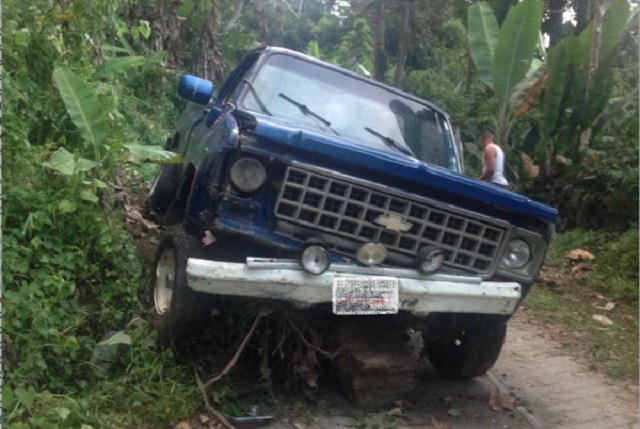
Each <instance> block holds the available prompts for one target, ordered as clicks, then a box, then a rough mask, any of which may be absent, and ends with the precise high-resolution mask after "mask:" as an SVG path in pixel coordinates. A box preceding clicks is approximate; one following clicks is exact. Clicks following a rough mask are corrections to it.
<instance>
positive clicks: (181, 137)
mask: <svg viewBox="0 0 640 429" xmlns="http://www.w3.org/2000/svg"><path fill="white" fill-rule="evenodd" d="M179 93H180V95H181V97H183V98H184V99H186V100H187V101H188V103H187V107H186V109H185V111H184V113H183V115H182V117H181V119H180V121H179V124H178V126H177V129H176V131H175V134H174V135H172V136H171V137H170V138H168V139H167V142H166V148H167V149H168V150H171V151H174V152H176V153H179V154H181V155H182V157H183V159H184V162H183V163H182V164H168V165H165V166H163V167H162V169H161V171H160V173H159V175H158V177H157V179H156V181H155V183H154V184H153V186H152V189H151V192H150V195H149V200H148V202H149V206H150V207H151V208H152V210H153V211H154V212H155V213H156V214H157V215H158V216H159V217H160V218H161V219H164V221H165V223H166V224H167V226H168V228H167V230H166V234H165V235H164V237H163V238H162V240H161V242H160V244H159V246H158V251H157V254H156V263H155V267H154V270H153V279H152V281H151V285H152V287H151V289H152V290H151V299H152V302H153V306H152V309H153V313H154V317H155V319H156V322H157V327H158V329H159V331H160V334H161V335H162V336H163V338H168V339H170V340H171V342H172V343H173V344H176V343H178V342H179V341H181V340H183V339H184V338H187V337H188V336H189V335H193V332H194V330H195V331H197V330H198V329H200V328H202V327H203V326H207V325H208V324H214V323H217V322H216V318H220V314H224V312H225V311H226V310H227V309H230V308H233V306H231V305H230V304H229V303H231V302H233V301H234V300H235V301H238V302H244V303H247V302H250V303H264V304H265V305H267V304H269V305H279V306H281V307H279V308H289V309H291V311H296V312H298V313H299V314H308V315H309V317H314V318H318V319H320V320H323V323H324V324H325V325H326V326H332V329H331V332H333V333H334V334H335V336H336V338H338V337H340V335H342V334H341V329H342V327H343V326H346V325H348V326H349V328H348V329H345V331H349V330H351V331H349V332H353V329H356V331H357V332H359V334H357V335H356V336H355V338H357V339H354V337H351V339H349V338H348V335H347V336H346V337H345V336H344V335H343V336H342V337H340V338H343V337H345V338H347V339H346V340H345V341H351V342H352V343H354V344H355V343H357V344H358V346H357V347H355V346H354V347H353V350H354V351H353V353H352V356H351V360H350V362H352V363H351V364H349V363H344V361H345V359H342V360H343V363H342V364H339V365H338V367H339V370H340V371H342V372H343V373H344V374H347V376H346V377H347V378H349V377H351V380H352V381H353V380H355V379H356V378H357V374H356V375H354V371H356V370H354V369H353V366H354V364H353V361H354V358H353V355H356V354H357V353H358V351H360V352H361V351H362V350H367V349H368V350H369V351H371V350H379V351H380V353H395V354H396V357H395V358H393V359H394V360H395V362H396V363H397V362H399V361H401V360H402V359H404V357H403V356H408V354H407V353H405V352H404V351H402V352H401V351H400V350H403V348H402V346H400V345H398V344H395V345H392V346H390V347H386V348H385V347H381V346H380V344H379V343H381V342H384V341H383V340H382V339H383V338H387V339H389V338H391V339H395V341H400V339H403V341H404V338H405V335H404V334H405V333H406V331H407V330H408V329H410V330H413V332H419V333H421V336H422V340H423V341H422V348H421V350H422V351H421V353H422V356H423V357H424V358H426V359H428V361H429V362H430V363H431V365H432V366H433V367H434V368H435V369H436V370H437V371H438V372H440V373H441V374H442V375H443V376H445V377H449V378H455V379H465V378H471V377H476V376H479V375H482V374H483V373H485V372H486V371H487V370H488V369H489V368H490V367H491V366H492V365H493V364H494V362H495V361H496V359H497V358H498V356H499V353H500V350H501V347H502V344H503V342H504V339H505V335H506V329H507V323H508V320H509V318H510V316H511V315H513V313H514V312H515V311H516V309H517V308H518V306H519V304H520V303H521V301H522V300H523V299H524V297H525V296H526V295H527V293H528V292H529V290H530V288H531V287H532V284H533V282H534V281H535V279H536V277H537V276H538V273H539V271H540V268H541V265H542V263H543V260H544V257H545V254H546V251H547V247H548V245H549V242H550V240H551V237H552V234H553V231H554V224H555V221H556V218H557V216H558V213H557V211H556V210H555V209H553V208H550V207H547V206H545V205H543V204H540V203H537V202H535V201H532V200H530V199H528V198H526V197H525V196H522V195H518V194H516V193H513V192H511V191H509V190H506V189H503V188H500V187H497V186H494V185H491V184H487V183H483V182H479V181H477V180H475V179H472V178H469V177H467V176H465V175H464V174H463V173H464V171H463V169H464V166H463V157H462V149H461V146H460V144H459V143H457V142H456V139H455V138H454V134H453V131H452V126H451V123H450V120H449V117H448V115H447V114H446V113H445V112H444V111H442V110H441V109H440V108H438V107H437V106H435V105H434V104H432V103H430V102H428V101H425V100H421V99H419V98H417V97H414V96H412V95H409V94H406V93H404V92H402V91H400V90H398V89H395V88H392V87H390V86H387V85H384V84H382V83H380V82H376V81H374V80H371V79H367V78H365V77H363V76H361V75H358V74H356V73H353V72H350V71H348V70H344V69H342V68H340V67H337V66H335V65H332V64H327V63H325V62H322V61H320V60H318V59H315V58H312V57H310V56H307V55H304V54H301V53H298V52H293V51H290V50H286V49H282V48H275V47H266V48H260V49H258V50H255V51H253V52H251V53H249V54H248V55H247V56H246V57H245V58H244V59H243V60H242V61H241V62H240V63H239V64H238V65H237V67H236V68H235V70H234V71H233V72H232V73H231V74H230V76H229V77H228V79H227V80H226V81H225V82H224V84H223V85H222V86H221V87H220V88H219V90H218V91H217V95H215V96H214V87H213V84H212V83H211V82H210V81H207V80H204V79H200V78H197V77H194V76H189V75H186V76H183V78H182V79H181V81H180V85H179ZM358 329H359V331H358ZM381 332H387V333H389V335H383V334H381ZM393 341H394V340H392V342H393ZM347 348H348V347H347ZM361 359H365V358H364V357H361ZM336 360H338V361H340V359H336ZM357 360H358V358H357V356H356V358H355V361H357ZM349 365H351V366H352V367H351V368H349ZM356 366H357V365H356ZM400 366H402V365H400ZM360 367H366V365H360ZM408 368H410V364H407V365H406V366H405V367H404V369H402V368H401V369H397V368H396V373H397V374H396V375H397V377H396V382H395V384H394V383H391V384H390V386H391V385H394V386H396V387H395V388H396V391H394V388H393V387H388V389H387V390H388V391H389V392H391V393H390V395H394V394H397V393H398V392H397V390H403V389H404V390H406V389H410V388H411V386H412V382H411V381H408V379H409V378H410V375H407V376H406V377H405V378H403V377H400V375H399V374H400V373H401V372H402V371H404V372H405V373H407V374H408V373H409V372H410V370H409V369H408ZM389 371H391V372H393V371H392V370H389ZM374 372H375V371H374ZM378 373H379V371H378ZM403 374H404V373H403ZM407 377H408V378H407ZM351 384H352V385H351V387H350V389H351V394H352V396H353V397H354V398H355V399H356V400H357V401H358V402H360V403H364V404H372V403H375V402H376V401H373V402H368V401H369V399H367V397H365V396H366V394H365V393H363V392H365V391H367V390H370V389H369V388H367V387H366V383H364V384H363V383H360V384H359V386H360V387H358V383H356V382H355V381H354V382H352V383H351ZM362 386H365V387H362ZM358 389H360V390H358ZM363 395H364V396H363ZM390 397H391V396H390Z"/></svg>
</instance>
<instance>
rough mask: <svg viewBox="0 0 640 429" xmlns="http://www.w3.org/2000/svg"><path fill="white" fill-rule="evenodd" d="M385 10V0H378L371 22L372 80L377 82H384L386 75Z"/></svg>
mask: <svg viewBox="0 0 640 429" xmlns="http://www.w3.org/2000/svg"><path fill="white" fill-rule="evenodd" d="M385 9H386V7H385V0H378V2H377V4H376V6H375V12H374V22H373V78H374V79H375V80H377V81H378V82H384V77H385V74H386V73H387V55H386V51H385V46H384V41H385V20H384V19H385Z"/></svg>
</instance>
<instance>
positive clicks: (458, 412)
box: [447, 408, 462, 417]
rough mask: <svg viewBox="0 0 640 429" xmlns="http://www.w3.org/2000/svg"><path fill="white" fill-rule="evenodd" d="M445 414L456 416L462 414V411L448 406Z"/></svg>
mask: <svg viewBox="0 0 640 429" xmlns="http://www.w3.org/2000/svg"><path fill="white" fill-rule="evenodd" d="M447 414H449V415H450V416H451V417H458V416H461V415H462V411H460V410H459V409H457V408H449V409H448V410H447Z"/></svg>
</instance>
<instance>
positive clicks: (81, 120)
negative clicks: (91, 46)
mask: <svg viewBox="0 0 640 429" xmlns="http://www.w3.org/2000/svg"><path fill="white" fill-rule="evenodd" d="M139 64H140V60H139V59H138V58H136V57H132V58H130V59H127V57H123V60H118V61H107V62H105V63H103V67H101V68H98V70H97V72H96V73H95V74H94V76H95V77H97V78H100V77H107V76H112V75H115V74H118V73H121V72H123V71H124V70H125V69H128V68H131V67H134V66H137V65H139ZM53 82H54V85H55V86H56V88H57V89H58V92H59V93H60V97H61V98H62V101H63V102H64V105H65V108H66V111H67V115H68V116H69V118H70V119H71V122H73V124H74V125H75V126H76V128H77V129H78V132H79V134H80V136H81V137H82V140H83V141H84V144H85V146H86V147H87V148H88V149H91V150H88V151H87V150H84V151H81V152H82V153H83V154H85V155H86V154H87V153H91V152H93V155H92V156H91V157H92V158H93V159H89V158H85V157H83V156H80V155H77V154H73V153H71V152H70V151H69V150H67V149H66V148H65V147H60V148H58V149H57V150H56V151H55V152H53V153H52V154H51V156H50V157H49V159H48V160H47V161H45V162H43V163H42V165H43V166H44V167H45V168H48V169H51V170H54V171H56V172H57V173H59V174H62V175H65V176H77V175H82V176H83V177H84V175H85V174H86V173H89V172H91V173H93V180H92V181H90V182H85V185H88V186H89V188H90V189H89V188H87V189H84V190H83V191H82V193H81V196H82V199H84V200H87V201H91V202H97V201H98V197H97V195H96V194H95V191H97V190H98V189H107V188H108V187H107V185H106V184H105V183H104V181H103V179H104V176H105V170H104V168H102V167H104V164H105V161H107V160H108V158H109V157H113V156H114V154H119V155H116V156H118V157H119V158H118V160H116V162H117V161H124V162H134V163H141V162H158V163H171V162H180V157H179V156H178V155H177V154H175V153H173V152H169V151H166V150H164V149H162V148H161V147H154V146H145V145H139V144H122V143H120V142H118V141H114V140H113V139H109V138H107V134H108V133H109V127H110V124H109V121H108V120H107V111H106V109H105V108H104V107H103V106H102V104H101V103H100V100H99V99H98V97H97V95H96V94H95V92H94V91H93V88H92V87H91V86H90V85H89V84H88V83H87V82H86V81H85V80H84V79H83V78H81V77H80V76H78V75H77V74H75V73H74V72H72V71H71V70H68V69H66V68H56V69H55V70H54V71H53Z"/></svg>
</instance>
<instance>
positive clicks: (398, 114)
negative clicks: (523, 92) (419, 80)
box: [243, 54, 454, 168]
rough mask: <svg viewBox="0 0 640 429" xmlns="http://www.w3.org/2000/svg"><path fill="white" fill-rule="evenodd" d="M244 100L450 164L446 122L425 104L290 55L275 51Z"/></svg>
mask: <svg viewBox="0 0 640 429" xmlns="http://www.w3.org/2000/svg"><path fill="white" fill-rule="evenodd" d="M252 87H253V90H249V91H248V92H247V95H246V97H245V99H244V101H243V103H244V107H245V108H248V109H250V110H254V111H256V112H261V113H265V114H268V115H271V116H275V117H278V118H286V119H292V120H296V121H305V122H307V123H309V124H310V126H311V127H316V128H318V129H319V130H322V131H323V132H325V133H328V134H332V135H339V136H343V137H350V138H351V139H353V140H354V141H355V142H357V143H358V144H364V145H366V146H369V147H373V148H376V149H378V150H380V149H382V150H386V151H388V152H395V153H399V154H404V155H408V156H412V157H415V158H418V159H420V160H421V161H425V162H429V163H432V164H436V165H439V166H442V167H449V168H451V167H452V166H451V165H449V164H450V163H451V162H454V161H452V160H450V159H453V156H451V155H452V154H449V153H447V147H448V145H447V140H446V138H447V134H448V133H449V131H448V129H447V126H448V125H447V123H446V121H444V119H443V117H442V116H441V115H440V114H438V113H436V112H435V111H433V110H431V109H429V108H428V107H427V106H425V105H421V104H419V103H416V102H414V101H412V100H409V99H406V98H402V97H399V96H397V95H396V94H393V93H391V92H389V91H387V90H385V89H383V88H380V87H377V86H374V85H371V84H369V83H367V82H364V81H361V80H358V79H354V78H352V77H350V76H348V75H345V74H341V73H338V72H336V71H334V70H331V69H328V68H325V67H321V66H318V65H316V64H312V63H309V62H306V61H303V60H299V59H297V58H293V57H290V56H287V55H282V54H276V55H272V56H271V57H270V58H269V60H268V61H267V63H266V64H265V65H263V66H262V68H261V69H260V71H259V73H258V75H257V77H256V78H255V79H254V81H253V82H252Z"/></svg>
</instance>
